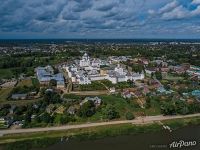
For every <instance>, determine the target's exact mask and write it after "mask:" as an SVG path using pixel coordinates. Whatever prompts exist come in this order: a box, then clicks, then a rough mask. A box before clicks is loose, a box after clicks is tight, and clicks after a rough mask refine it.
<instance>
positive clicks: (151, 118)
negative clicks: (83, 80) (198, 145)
mask: <svg viewBox="0 0 200 150" xmlns="http://www.w3.org/2000/svg"><path fill="white" fill-rule="evenodd" d="M191 117H200V113H198V114H192V115H185V116H161V115H160V116H148V117H138V118H136V119H135V120H122V121H110V122H99V123H86V124H79V125H65V126H59V127H45V128H31V129H7V130H0V135H1V136H3V135H6V134H16V133H31V132H43V131H59V130H69V129H77V128H88V127H96V126H106V125H116V124H126V123H131V124H135V125H139V124H145V123H146V124H147V123H152V122H155V121H163V120H172V119H181V118H191Z"/></svg>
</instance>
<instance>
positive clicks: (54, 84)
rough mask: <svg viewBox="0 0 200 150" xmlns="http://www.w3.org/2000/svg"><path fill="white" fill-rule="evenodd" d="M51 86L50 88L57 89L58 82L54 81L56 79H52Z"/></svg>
mask: <svg viewBox="0 0 200 150" xmlns="http://www.w3.org/2000/svg"><path fill="white" fill-rule="evenodd" d="M49 86H50V87H55V86H57V81H56V80H54V79H51V80H50V81H49Z"/></svg>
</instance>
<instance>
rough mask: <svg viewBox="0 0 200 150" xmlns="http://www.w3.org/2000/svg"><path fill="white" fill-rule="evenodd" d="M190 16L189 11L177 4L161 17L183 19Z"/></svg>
mask: <svg viewBox="0 0 200 150" xmlns="http://www.w3.org/2000/svg"><path fill="white" fill-rule="evenodd" d="M189 16H190V12H189V11H188V10H187V9H185V8H184V7H183V6H178V7H176V8H174V9H173V10H171V11H168V12H166V13H163V14H162V19H165V20H172V19H183V18H187V17H189Z"/></svg>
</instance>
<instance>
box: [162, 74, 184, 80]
mask: <svg viewBox="0 0 200 150" xmlns="http://www.w3.org/2000/svg"><path fill="white" fill-rule="evenodd" d="M164 79H166V80H170V81H178V80H183V77H179V76H172V75H167V77H166V78H164Z"/></svg>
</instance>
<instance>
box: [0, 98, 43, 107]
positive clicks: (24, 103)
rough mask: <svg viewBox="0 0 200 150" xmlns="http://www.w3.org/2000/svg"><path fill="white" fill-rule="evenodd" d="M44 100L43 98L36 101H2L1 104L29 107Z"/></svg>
mask: <svg viewBox="0 0 200 150" xmlns="http://www.w3.org/2000/svg"><path fill="white" fill-rule="evenodd" d="M40 100H42V99H41V98H38V99H34V100H16V101H13V100H12V101H2V102H1V103H0V104H10V105H17V106H18V105H27V104H32V103H35V102H38V101H40Z"/></svg>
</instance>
